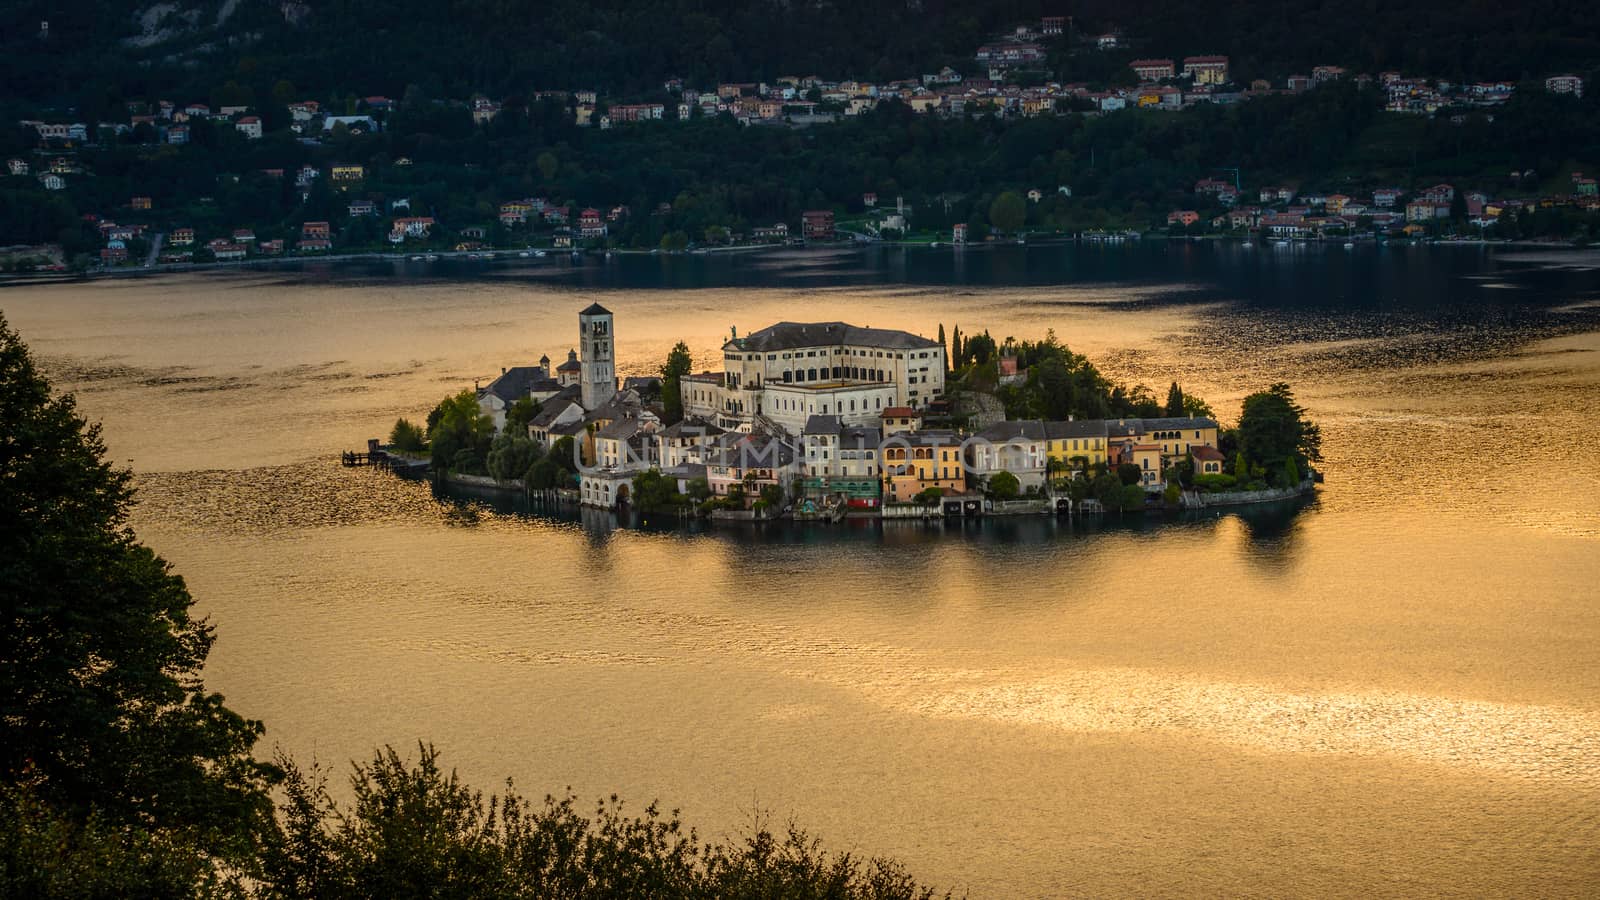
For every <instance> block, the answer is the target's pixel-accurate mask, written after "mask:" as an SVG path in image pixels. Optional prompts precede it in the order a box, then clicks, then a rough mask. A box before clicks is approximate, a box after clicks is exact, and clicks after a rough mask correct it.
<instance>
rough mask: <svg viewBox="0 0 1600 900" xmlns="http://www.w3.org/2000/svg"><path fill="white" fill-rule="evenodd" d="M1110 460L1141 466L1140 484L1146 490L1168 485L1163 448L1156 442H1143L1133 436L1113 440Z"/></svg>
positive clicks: (1157, 489) (1154, 489) (1117, 463)
mask: <svg viewBox="0 0 1600 900" xmlns="http://www.w3.org/2000/svg"><path fill="white" fill-rule="evenodd" d="M1110 462H1111V464H1112V465H1114V466H1121V465H1124V464H1128V465H1134V466H1137V467H1138V468H1139V484H1140V486H1141V487H1143V488H1144V489H1145V491H1147V492H1149V491H1159V490H1161V489H1162V488H1163V487H1165V486H1166V479H1165V478H1164V477H1163V475H1162V472H1163V469H1164V466H1163V460H1162V456H1161V448H1160V447H1159V446H1157V445H1155V444H1141V443H1138V442H1137V441H1136V440H1133V439H1131V438H1124V439H1122V440H1112V441H1111V454H1110Z"/></svg>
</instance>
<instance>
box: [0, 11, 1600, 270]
mask: <svg viewBox="0 0 1600 900" xmlns="http://www.w3.org/2000/svg"><path fill="white" fill-rule="evenodd" d="M1068 36H1071V38H1072V40H1071V41H1070V42H1069V41H1068V40H1067V38H1068ZM1129 43H1130V41H1129V38H1128V37H1127V36H1125V35H1124V34H1123V33H1122V32H1120V31H1112V32H1109V33H1104V34H1094V35H1084V34H1078V33H1076V32H1075V30H1074V26H1073V24H1072V22H1071V20H1070V19H1067V18H1065V17H1046V18H1044V19H1042V20H1040V21H1038V22H1034V23H1029V24H1025V25H1021V26H1018V27H1016V28H1015V29H1014V30H1013V31H1011V32H1008V33H1006V34H1003V35H998V36H995V37H994V39H992V40H991V41H989V42H987V43H985V44H983V45H981V46H979V47H978V48H976V50H975V51H974V55H973V61H972V66H971V70H970V71H969V72H966V73H963V72H960V71H957V70H955V69H953V68H951V67H948V66H947V67H944V68H942V69H940V70H939V71H937V72H928V73H922V74H920V75H915V76H908V77H906V78H901V79H895V80H889V81H881V82H869V81H863V80H853V79H848V78H843V79H841V78H830V77H824V76H819V75H788V76H782V77H779V78H776V79H774V80H772V81H770V82H754V83H716V84H708V85H690V84H685V83H684V81H683V80H682V79H678V78H670V79H667V80H666V81H665V82H664V83H663V84H662V85H661V88H660V90H659V91H658V92H656V93H655V95H654V96H652V97H617V96H604V95H603V94H602V93H601V92H600V91H598V90H595V89H585V88H559V89H554V88H552V89H539V90H535V91H533V92H531V93H530V94H529V96H528V97H526V98H522V99H519V100H518V101H517V102H518V103H519V104H523V105H519V106H517V107H516V109H515V113H516V115H519V116H526V115H529V109H530V106H529V105H528V104H532V105H533V106H537V107H540V108H542V109H548V110H555V111H558V115H561V116H564V117H566V118H567V121H569V122H570V123H572V124H575V125H576V126H578V127H582V128H594V129H599V130H610V129H614V128H616V129H620V128H629V127H639V126H642V125H645V124H649V123H659V124H660V126H661V127H672V126H673V125H674V123H685V122H691V121H694V120H701V119H712V118H727V119H730V120H732V121H735V122H738V123H739V124H742V125H746V126H752V127H758V126H771V127H784V128H791V129H805V128H810V127H813V126H817V125H822V124H825V123H829V122H834V121H837V120H840V119H850V118H856V117H860V116H863V115H865V114H867V113H869V112H871V111H873V110H875V109H877V108H878V107H880V106H882V105H884V104H890V103H897V104H903V105H904V107H905V108H907V109H909V110H910V112H911V113H912V114H914V115H919V116H931V117H936V118H945V119H964V118H971V117H992V118H996V119H1030V118H1037V117H1042V116H1066V115H1073V116H1082V117H1090V118H1095V117H1102V116H1108V115H1115V114H1119V113H1122V112H1123V111H1126V110H1151V111H1181V110H1186V109H1194V108H1196V107H1200V106H1205V105H1230V104H1237V103H1243V102H1248V101H1250V100H1253V99H1256V98H1260V97H1266V96H1293V95H1299V94H1305V93H1308V92H1313V91H1317V90H1319V89H1322V88H1324V87H1326V86H1328V85H1331V84H1335V83H1346V82H1348V83H1353V84H1356V85H1359V86H1363V87H1366V88H1373V89H1376V90H1377V91H1378V92H1379V94H1380V95H1381V96H1382V97H1383V98H1384V99H1383V103H1384V108H1385V110H1387V111H1389V112H1392V113H1401V114H1418V115H1424V116H1429V117H1433V116H1448V117H1453V118H1463V117H1465V116H1466V115H1468V114H1479V115H1484V116H1487V117H1488V120H1489V121H1493V111H1494V110H1495V109H1496V108H1497V107H1499V106H1501V105H1503V104H1505V103H1506V102H1507V101H1508V100H1509V99H1510V98H1511V97H1512V96H1513V95H1514V93H1515V91H1516V90H1517V85H1516V84H1513V83H1510V82H1505V81H1496V82H1483V83H1470V84H1459V83H1453V82H1450V81H1444V80H1439V79H1435V78H1428V77H1419V76H1414V75H1409V74H1405V73H1401V72H1396V71H1386V72H1380V73H1376V74H1372V73H1356V72H1349V71H1346V69H1344V68H1342V67H1340V66H1335V65H1322V66H1316V67H1313V68H1312V69H1311V70H1310V71H1309V72H1308V73H1306V74H1303V75H1293V76H1290V77H1288V78H1287V79H1284V80H1283V81H1282V82H1281V83H1277V84H1274V83H1269V82H1268V81H1266V80H1264V79H1260V78H1251V77H1250V76H1249V74H1248V73H1237V72H1235V71H1234V70H1233V69H1232V67H1231V65H1230V60H1229V58H1228V57H1227V56H1222V55H1215V54H1206V53H1204V50H1205V49H1206V48H1196V50H1197V51H1200V52H1198V53H1197V55H1193V56H1185V57H1181V58H1134V59H1132V60H1130V61H1128V63H1127V65H1126V66H1125V67H1124V68H1123V69H1121V75H1119V76H1118V77H1117V78H1115V79H1112V80H1111V81H1109V82H1106V83H1088V82H1071V83H1062V82H1057V81H1054V80H1048V77H1047V76H1048V72H1049V71H1050V69H1051V61H1052V59H1053V58H1055V57H1057V56H1060V55H1061V54H1068V53H1070V54H1110V53H1118V52H1122V51H1125V50H1126V49H1127V48H1128V46H1129ZM1543 86H1544V90H1545V91H1546V92H1547V93H1549V94H1552V95H1558V96H1559V95H1564V96H1570V97H1575V98H1576V97H1582V96H1583V93H1584V89H1585V85H1584V83H1583V79H1582V78H1580V77H1579V76H1576V75H1572V74H1566V73H1556V74H1551V75H1549V76H1547V77H1545V78H1544V80H1543ZM280 99H283V100H284V101H285V102H283V107H282V111H281V113H272V112H271V111H269V110H267V109H264V108H262V107H261V105H259V104H253V103H245V102H238V103H231V104H222V103H219V104H216V105H213V104H211V103H209V102H195V101H184V100H181V99H176V100H172V99H160V100H154V101H130V102H128V103H127V104H126V113H127V115H126V117H125V118H122V119H119V120H116V121H99V122H84V121H74V120H72V119H70V118H68V117H61V118H51V119H43V118H38V119H26V120H23V121H20V122H18V123H17V125H18V127H19V129H20V130H21V131H22V133H23V134H25V135H27V136H29V141H30V142H31V143H32V151H31V152H30V153H28V154H26V155H21V156H14V157H11V158H9V159H7V160H6V169H5V171H4V173H0V181H4V182H5V183H6V184H7V185H8V186H9V187H12V188H17V189H24V188H25V189H28V190H37V191H43V192H63V191H72V190H73V188H74V187H75V185H80V184H83V183H84V182H86V181H92V180H93V179H96V178H97V177H99V176H100V175H101V173H99V172H96V171H95V170H94V168H93V166H92V165H91V164H89V163H87V162H86V161H85V157H86V154H84V153H83V152H82V151H86V150H91V149H94V148H97V147H104V146H109V145H115V144H130V143H131V144H134V145H138V146H143V147H148V148H150V149H151V151H152V152H155V151H156V150H157V149H158V148H169V149H170V148H182V147H185V146H186V145H189V144H190V143H193V142H195V141H196V140H197V137H198V138H199V139H200V140H203V141H204V142H205V143H206V144H208V145H215V144H217V143H219V142H224V143H226V142H235V143H237V142H244V143H246V144H252V143H257V142H260V143H262V144H263V145H264V146H272V147H281V148H292V147H297V148H299V150H296V151H294V152H288V151H287V150H284V151H282V152H281V154H280V155H284V156H286V157H304V156H305V154H306V152H308V151H309V152H314V153H315V154H316V155H319V156H326V155H327V154H328V153H330V152H331V153H338V152H341V151H340V148H344V147H347V146H351V143H350V142H351V141H352V140H359V139H360V138H361V137H363V136H367V135H376V134H381V133H383V132H384V130H385V129H386V128H387V127H388V124H389V123H390V120H391V117H392V116H393V115H394V114H395V112H396V110H397V108H399V106H400V105H401V102H402V101H400V100H396V99H393V98H390V97H388V96H383V95H376V94H374V95H369V96H363V97H342V98H321V99H315V98H309V97H296V98H280ZM431 102H432V103H434V104H442V105H443V106H444V107H448V108H452V109H464V110H466V111H468V112H470V117H471V121H472V123H473V126H474V127H476V128H479V129H485V130H487V129H491V128H494V127H496V122H497V120H499V119H500V118H501V117H502V116H510V115H512V107H511V105H510V104H509V103H508V99H494V98H490V97H486V96H472V97H468V98H459V99H453V100H435V101H431ZM69 112H70V111H69ZM285 142H287V143H285ZM274 153H279V151H272V152H269V153H267V154H265V155H267V156H271V155H273V154H274ZM413 164H414V163H413V161H412V160H411V159H410V158H407V157H399V158H393V159H390V158H359V159H338V158H334V159H328V160H327V161H325V162H301V163H298V164H295V165H288V164H285V165H281V166H276V165H268V166H263V167H261V168H259V169H255V170H253V171H248V172H233V173H223V174H220V175H219V176H218V179H219V181H227V182H230V183H232V184H239V183H240V182H241V181H242V180H251V181H255V182H259V181H261V180H263V179H265V180H266V182H268V183H270V184H273V185H281V190H282V191H283V192H285V193H287V194H289V195H290V196H292V197H293V198H296V200H295V202H297V203H299V204H300V205H301V206H302V207H304V208H307V209H310V208H311V207H313V206H315V207H316V209H317V210H318V211H320V213H321V215H320V216H311V217H307V218H304V219H301V220H300V221H298V222H291V223H284V222H281V221H279V222H266V221H223V222H215V221H213V222H207V223H198V222H195V221H192V220H186V219H185V216H186V215H189V214H190V212H192V210H193V209H194V207H195V206H196V205H197V204H203V203H204V202H205V201H206V200H207V199H208V198H205V197H189V198H173V197H170V196H169V197H157V196H154V192H150V193H140V192H138V190H137V186H135V191H134V192H131V193H129V194H128V196H126V197H125V198H122V199H121V200H120V202H112V203H109V204H106V205H104V206H102V207H101V208H99V209H96V210H93V211H85V212H83V213H82V218H83V220H84V221H85V222H86V223H87V225H88V226H90V227H92V228H93V229H94V230H96V231H97V232H98V234H99V236H100V240H101V242H102V243H101V246H100V247H99V248H98V252H97V255H96V258H93V259H89V260H79V261H78V267H79V268H82V267H84V266H85V265H96V266H98V267H100V268H103V269H115V268H119V267H147V266H154V265H168V266H183V265H190V264H194V263H238V262H243V261H247V260H251V259H269V258H275V257H283V256H322V255H328V254H333V253H339V252H357V253H359V252H376V253H384V252H387V253H401V254H404V253H411V252H426V253H438V252H454V253H467V254H475V253H493V252H495V251H507V250H511V251H518V252H529V253H531V252H533V251H536V250H537V251H545V250H580V249H601V248H608V247H615V246H616V242H615V241H614V240H613V239H612V237H613V233H614V231H615V230H616V229H617V228H618V227H619V225H622V224H626V223H627V222H628V220H629V219H630V217H638V216H645V217H651V216H663V215H670V214H671V213H672V212H673V206H672V204H669V203H659V204H657V205H655V207H654V208H646V209H637V208H634V207H633V205H632V204H631V203H630V202H628V199H627V198H623V197H612V198H609V200H608V201H607V202H603V203H595V202H594V200H595V198H594V197H590V198H589V203H588V204H580V203H578V202H576V200H575V199H574V198H572V197H567V196H552V195H524V196H501V197H499V198H497V199H496V200H495V201H494V202H493V204H492V206H491V207H490V208H488V209H482V208H481V207H482V204H480V205H479V206H480V211H478V212H476V213H475V214H474V216H473V217H472V218H471V219H470V220H465V221H463V220H461V219H460V217H459V215H457V216H455V217H453V218H451V219H450V220H448V221H446V220H444V219H442V218H441V216H442V215H443V211H442V210H439V209H435V208H432V207H431V206H430V207H428V208H415V207H421V206H427V204H422V203H419V202H417V201H418V198H417V197H415V196H413V195H412V194H410V193H407V194H396V193H395V192H394V191H393V190H391V189H388V188H387V187H385V185H389V184H393V183H395V182H406V181H407V180H408V179H407V177H406V175H405V172H406V170H407V169H408V168H409V167H411V166H412V165H413ZM1551 174H1552V173H1549V172H1543V173H1535V172H1533V171H1526V172H1513V173H1511V176H1512V178H1511V181H1512V183H1513V185H1514V187H1515V188H1516V190H1515V192H1514V195H1511V194H1505V192H1504V191H1494V190H1489V189H1479V188H1476V187H1474V186H1473V185H1470V184H1468V185H1455V186H1452V185H1449V184H1440V185H1426V184H1415V185H1388V184H1383V183H1374V184H1369V185H1362V186H1359V187H1360V189H1359V190H1357V191H1356V192H1355V193H1350V192H1351V191H1352V190H1353V188H1352V186H1351V185H1348V184H1341V185H1338V186H1337V188H1338V189H1337V190H1335V189H1334V187H1333V186H1329V187H1328V188H1326V189H1319V186H1318V185H1315V184H1302V185H1280V184H1271V183H1257V182H1256V181H1255V180H1254V173H1251V172H1244V171H1241V170H1240V169H1238V168H1233V169H1217V170H1216V171H1215V172H1214V174H1213V176H1211V177H1207V178H1203V179H1201V180H1199V181H1198V182H1197V183H1196V184H1195V185H1194V188H1193V191H1192V193H1190V194H1189V196H1188V198H1187V201H1188V203H1189V204H1190V205H1178V206H1174V207H1172V208H1170V209H1168V210H1167V211H1166V212H1165V213H1164V215H1163V214H1160V213H1157V214H1155V215H1153V216H1151V218H1150V219H1149V220H1148V221H1147V222H1146V223H1145V228H1147V229H1149V230H1156V231H1165V232H1168V233H1172V234H1182V235H1195V234H1206V233H1226V234H1235V235H1259V236H1260V237H1261V238H1263V239H1270V240H1298V239H1309V238H1320V237H1341V238H1343V237H1349V236H1355V235H1358V234H1359V235H1364V236H1373V237H1434V236H1439V235H1441V234H1442V233H1445V231H1446V230H1448V233H1451V234H1455V235H1458V236H1472V237H1477V238H1490V237H1494V236H1495V234H1496V232H1495V227H1496V225H1497V224H1498V223H1500V222H1501V221H1502V220H1503V218H1504V217H1505V216H1507V215H1508V214H1510V215H1514V214H1516V213H1518V212H1521V211H1522V210H1525V209H1566V208H1570V209H1574V210H1578V211H1582V212H1585V213H1592V212H1594V211H1596V210H1600V197H1597V196H1596V191H1595V186H1596V182H1595V178H1594V177H1593V176H1592V175H1589V174H1586V173H1585V172H1583V171H1580V170H1571V171H1568V172H1563V173H1559V175H1561V176H1565V180H1562V179H1561V178H1558V179H1557V180H1556V182H1555V183H1554V184H1553V185H1552V183H1551V177H1550V176H1551ZM1016 192H1017V193H1018V194H1019V195H1022V196H1026V198H1027V200H1028V202H1029V203H1030V204H1032V205H1035V206H1037V205H1039V204H1041V203H1044V202H1047V201H1049V202H1055V201H1057V200H1068V199H1069V198H1071V197H1072V196H1073V186H1072V185H1070V184H1059V183H1041V184H1035V185H1031V186H1030V185H1027V184H1023V185H1019V186H1018V187H1017V188H1016ZM88 193H98V192H88ZM329 195H331V197H332V199H331V200H326V199H324V200H321V201H314V200H313V197H324V198H326V197H327V196H329ZM888 196H889V195H888V193H887V191H886V193H885V201H886V203H885V205H884V206H883V207H880V206H879V203H878V194H877V193H876V192H873V191H866V192H863V193H862V194H861V195H860V198H859V202H857V200H856V199H855V198H853V197H852V198H850V199H849V201H848V202H847V203H845V204H842V205H834V206H830V207H828V208H822V207H818V208H813V209H807V210H804V211H803V212H802V213H801V214H800V215H798V216H797V217H795V218H793V219H791V220H789V221H780V220H774V221H771V222H755V223H750V224H749V225H748V226H747V227H745V228H742V229H739V230H734V229H730V228H727V227H720V226H719V227H715V228H708V229H706V231H705V234H704V235H699V234H696V235H692V236H688V235H685V236H681V237H680V236H676V235H666V236H664V237H662V239H661V241H660V245H659V246H653V247H651V248H649V249H652V250H658V251H660V250H665V251H682V250H686V249H703V248H715V247H734V246H762V245H781V244H790V243H796V244H798V243H819V242H831V241H834V240H840V239H844V240H854V241H879V240H907V239H912V238H915V239H917V240H920V241H922V242H929V241H932V242H941V241H949V242H950V243H954V244H963V243H967V242H969V241H978V240H991V239H999V238H1002V237H1005V236H1006V235H1005V231H1004V229H1002V228H999V227H991V223H987V222H986V223H984V224H983V226H982V227H981V228H974V225H973V223H970V222H956V223H953V224H949V223H942V224H939V225H937V226H930V225H929V224H928V220H927V219H926V217H919V216H918V215H917V213H916V211H915V209H914V208H913V207H911V206H910V205H908V204H906V203H905V202H904V200H903V198H902V199H900V200H899V201H898V202H896V203H895V204H894V205H893V207H890V206H889V205H888V204H887V200H888ZM1458 197H1459V202H1458V199H1457V198H1458ZM175 200H177V201H178V202H176V203H175ZM173 206H179V207H181V209H174V208H171V207H173ZM846 218H848V223H847V222H846ZM846 225H848V227H846ZM1447 225H1448V229H1446V228H1445V226H1447ZM1056 236H1059V235H1056ZM12 251H13V252H12V253H11V256H12V257H14V258H15V259H18V260H21V259H29V258H30V257H29V253H30V252H31V250H30V248H27V247H22V248H12ZM69 262H71V261H70V260H68V259H65V258H63V257H62V254H60V253H59V252H54V253H52V252H50V251H48V250H47V249H45V248H39V250H38V253H37V254H36V258H32V261H31V265H30V267H31V268H36V269H56V270H62V269H65V268H67V267H68V265H69ZM11 267H12V268H16V266H14V265H13V266H11Z"/></svg>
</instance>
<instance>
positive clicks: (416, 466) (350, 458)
mask: <svg viewBox="0 0 1600 900" xmlns="http://www.w3.org/2000/svg"><path fill="white" fill-rule="evenodd" d="M339 464H340V465H342V466H344V467H345V468H347V469H359V468H366V467H369V466H371V467H376V468H380V469H388V470H390V471H393V472H406V473H421V472H425V471H427V469H428V467H429V463H428V461H427V460H425V459H410V458H408V457H404V456H399V455H397V454H393V453H390V452H389V451H388V450H385V449H384V448H383V447H381V446H379V444H378V439H377V438H370V439H368V440H367V449H366V450H365V451H362V450H346V451H344V453H342V454H340V455H339Z"/></svg>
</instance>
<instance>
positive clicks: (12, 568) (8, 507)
mask: <svg viewBox="0 0 1600 900" xmlns="http://www.w3.org/2000/svg"><path fill="white" fill-rule="evenodd" d="M105 452H106V451H105V444H104V443H103V442H102V440H101V438H100V429H99V426H97V425H89V424H87V423H86V422H85V421H84V420H83V419H82V418H81V417H80V416H79V415H78V413H77V409H76V406H75V404H74V401H73V398H72V397H71V396H53V395H52V393H51V389H50V384H49V382H48V381H46V380H45V378H44V377H43V376H42V375H40V374H39V372H38V371H37V369H36V368H35V367H34V364H33V359H32V357H31V355H30V354H29V352H28V349H27V347H26V346H25V345H24V344H23V343H22V341H21V339H20V338H19V337H18V336H17V334H16V332H14V331H12V330H11V329H10V328H9V327H7V325H6V323H5V320H4V318H3V317H0V776H3V779H4V783H5V784H6V785H11V786H26V789H27V791H28V792H29V795H30V796H31V797H34V798H36V799H37V800H38V801H39V802H41V803H46V804H49V805H50V806H52V807H54V808H57V809H59V810H62V811H63V815H66V816H68V817H70V818H73V819H76V820H77V821H89V820H90V817H91V816H96V817H98V821H100V822H102V823H103V824H104V825H105V826H106V827H107V828H108V829H109V828H114V827H116V826H128V827H131V828H137V829H140V830H141V831H143V832H150V831H155V832H159V833H161V834H163V835H168V834H170V835H180V836H181V840H184V841H188V842H192V843H193V844H195V845H197V846H203V847H205V848H206V849H207V853H208V854H209V855H213V856H215V857H217V858H219V859H221V860H225V861H232V862H235V863H239V862H246V861H248V860H249V859H250V857H251V856H252V854H253V852H254V848H255V844H256V841H257V840H258V839H259V837H260V835H261V833H262V831H263V830H264V828H265V826H266V825H267V824H268V822H269V819H270V813H271V806H270V803H269V802H268V799H267V794H266V788H267V786H268V784H269V783H270V782H271V781H272V779H273V775H274V772H275V770H274V768H273V767H272V766H269V765H265V764H263V763H260V762H258V761H256V760H255V759H253V758H252V757H251V755H250V754H251V749H252V748H253V747H254V745H255V742H256V740H257V738H258V737H259V736H260V735H261V732H262V726H261V724H260V723H259V722H254V721H251V720H248V719H245V718H243V717H242V716H240V715H239V714H237V713H235V712H234V711H233V710H231V709H229V708H228V707H226V706H224V705H223V702H222V697H221V696H219V695H217V694H213V693H208V692H207V691H206V690H205V685H204V683H203V682H202V679H201V667H202V665H203V664H204V663H205V659H206V655H207V654H208V653H209V652H210V650H211V644H212V641H213V640H214V635H213V631H212V627H211V626H210V625H209V624H207V623H206V622H205V621H203V620H197V619H194V618H192V617H191V615H190V608H191V606H192V605H193V603H194V600H193V598H192V597H191V596H190V595H189V591H188V589H187V587H185V585H184V583H183V579H182V578H180V577H178V576H177V575H175V574H173V573H172V571H171V570H170V568H169V567H168V566H167V563H166V562H165V561H164V560H162V559H161V558H160V557H158V556H156V555H155V554H154V553H152V552H151V551H150V550H149V548H147V547H145V546H144V545H142V544H140V543H139V542H138V541H137V540H136V539H135V537H134V534H133V530H132V529H131V528H130V527H129V525H128V521H127V518H128V508H129V503H130V501H131V499H132V493H133V492H132V488H131V486H130V484H129V481H130V475H129V473H128V472H127V471H125V470H120V469H117V468H115V467H113V466H112V465H111V464H110V463H108V462H107V461H106V459H105ZM16 802H20V801H16ZM12 808H13V809H16V808H18V807H16V806H14V805H13V807H12ZM158 843H160V841H158Z"/></svg>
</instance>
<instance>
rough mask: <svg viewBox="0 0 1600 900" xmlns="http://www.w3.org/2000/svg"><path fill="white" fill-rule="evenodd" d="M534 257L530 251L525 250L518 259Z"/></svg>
mask: <svg viewBox="0 0 1600 900" xmlns="http://www.w3.org/2000/svg"><path fill="white" fill-rule="evenodd" d="M532 255H533V254H532V253H529V252H528V251H526V250H524V251H522V252H521V253H518V254H517V258H518V259H527V258H528V257H530V256H532Z"/></svg>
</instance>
